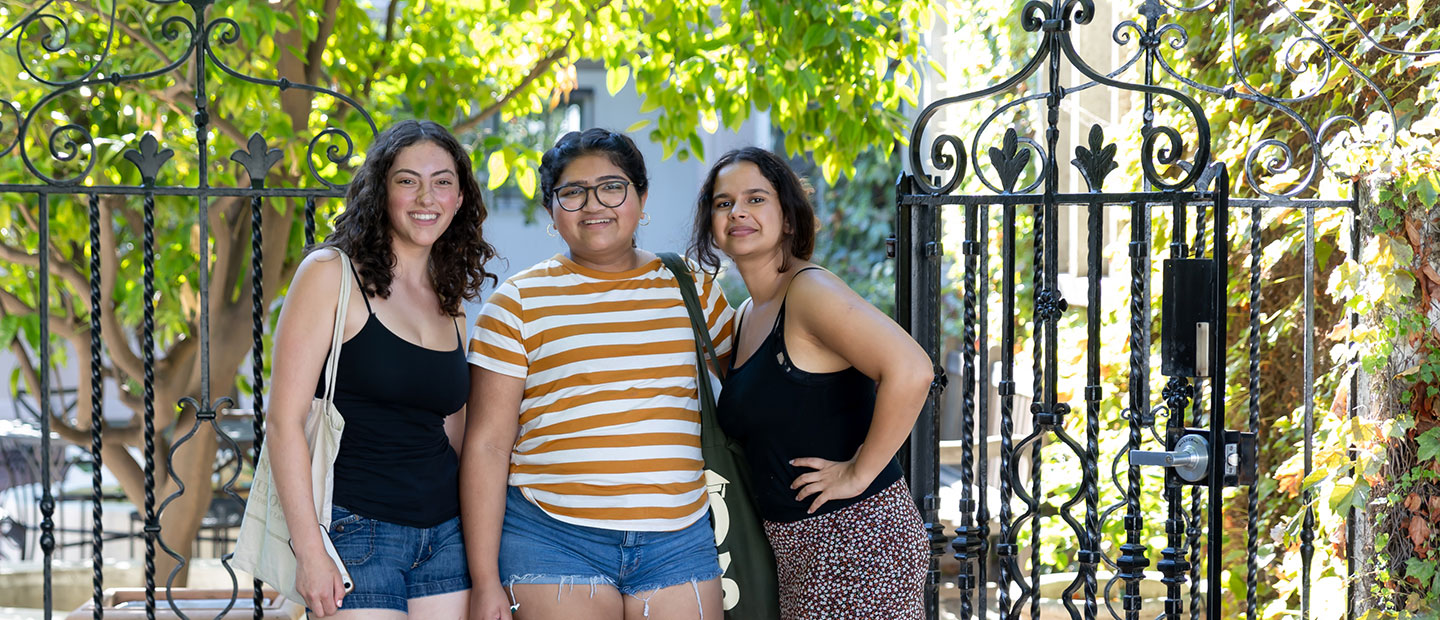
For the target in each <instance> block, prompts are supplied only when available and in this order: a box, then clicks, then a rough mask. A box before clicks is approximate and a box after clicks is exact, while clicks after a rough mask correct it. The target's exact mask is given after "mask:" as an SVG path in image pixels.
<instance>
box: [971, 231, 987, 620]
mask: <svg viewBox="0 0 1440 620" xmlns="http://www.w3.org/2000/svg"><path fill="white" fill-rule="evenodd" d="M979 210H980V213H979V216H980V224H979V227H978V230H977V231H976V233H977V234H978V236H979V239H977V240H976V241H977V242H978V243H979V246H980V256H979V261H980V265H979V267H978V268H977V269H978V270H979V274H980V293H979V310H980V319H979V320H980V340H979V346H978V347H976V349H977V350H978V351H979V353H980V360H979V361H980V369H979V370H980V372H979V378H978V379H977V381H976V384H977V385H976V387H977V390H978V391H979V402H978V404H977V406H978V407H979V408H980V420H979V422H977V424H976V429H977V431H978V432H977V433H976V437H977V440H978V442H979V446H978V447H979V449H980V455H979V457H978V459H977V462H976V464H977V471H976V476H975V477H976V479H977V480H979V481H980V484H978V485H976V487H975V495H976V497H975V507H976V516H975V521H976V524H977V526H976V527H977V532H976V535H977V536H978V537H979V539H980V544H979V547H978V548H977V551H976V553H977V554H978V558H977V559H978V566H976V573H977V576H978V579H979V581H978V587H979V590H978V592H976V596H977V598H978V599H979V604H978V605H977V608H978V609H979V618H980V620H986V616H987V613H986V612H987V610H988V607H986V600H985V599H986V596H985V584H986V583H988V582H989V580H988V579H987V577H988V575H987V574H986V573H987V572H988V570H987V566H986V565H987V564H988V562H987V561H986V559H987V558H988V557H989V552H990V507H989V504H988V503H987V498H986V488H987V487H989V486H990V464H989V460H988V459H989V456H990V455H989V443H990V441H989V439H990V437H989V434H990V303H989V300H990V205H984V204H982V205H979Z"/></svg>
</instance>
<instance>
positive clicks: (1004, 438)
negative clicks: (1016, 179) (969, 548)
mask: <svg viewBox="0 0 1440 620" xmlns="http://www.w3.org/2000/svg"><path fill="white" fill-rule="evenodd" d="M1000 220H1001V222H1000V253H1001V258H1000V273H1001V276H1000V278H1001V280H1000V385H999V387H998V389H997V393H998V395H999V396H1000V463H1001V467H1000V544H999V545H996V547H995V555H996V556H997V557H998V558H999V564H1000V574H999V578H1000V582H999V583H998V584H996V587H995V597H996V599H997V600H996V602H997V604H998V605H999V607H1000V618H1001V620H1014V619H1015V617H1016V616H1015V615H1014V614H1012V609H1011V607H1010V582H1011V581H1018V573H1019V566H1018V564H1017V563H1016V551H1017V545H1015V544H1014V543H1013V542H1011V540H1012V535H1013V531H1014V530H1013V527H1014V523H1013V519H1012V517H1013V512H1012V508H1011V506H1010V496H1011V484H1012V480H1014V479H1015V476H1016V472H1015V469H1016V467H1015V449H1014V446H1013V443H1012V442H1013V441H1014V435H1015V205H1013V204H1007V205H1004V206H1002V207H1001V215H1000Z"/></svg>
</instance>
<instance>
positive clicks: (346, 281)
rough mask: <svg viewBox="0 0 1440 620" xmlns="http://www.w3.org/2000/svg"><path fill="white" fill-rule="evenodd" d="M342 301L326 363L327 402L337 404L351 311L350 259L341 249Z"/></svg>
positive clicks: (337, 308) (338, 307) (338, 305)
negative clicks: (342, 346)
mask: <svg viewBox="0 0 1440 620" xmlns="http://www.w3.org/2000/svg"><path fill="white" fill-rule="evenodd" d="M332 249H333V250H335V253H336V254H339V255H340V274H341V275H340V300H339V302H338V303H336V304H335V329H334V332H333V333H332V334H331V335H330V357H329V358H327V359H326V361H325V402H327V403H332V404H333V403H334V402H335V375H337V374H339V369H340V344H341V342H343V341H344V339H345V316H346V313H347V311H348V310H349V309H350V279H351V276H350V273H351V271H350V269H351V268H350V257H349V256H347V255H346V254H345V252H344V251H343V250H341V249H340V248H332Z"/></svg>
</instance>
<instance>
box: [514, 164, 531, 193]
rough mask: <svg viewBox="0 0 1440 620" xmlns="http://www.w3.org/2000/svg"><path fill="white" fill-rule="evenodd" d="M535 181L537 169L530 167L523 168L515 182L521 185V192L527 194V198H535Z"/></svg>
mask: <svg viewBox="0 0 1440 620" xmlns="http://www.w3.org/2000/svg"><path fill="white" fill-rule="evenodd" d="M535 181H536V176H535V169H534V168H532V167H530V166H526V167H524V168H521V169H520V172H518V173H517V174H516V177H515V182H516V183H518V184H519V185H520V191H521V192H522V193H524V194H525V197H526V198H534V197H535Z"/></svg>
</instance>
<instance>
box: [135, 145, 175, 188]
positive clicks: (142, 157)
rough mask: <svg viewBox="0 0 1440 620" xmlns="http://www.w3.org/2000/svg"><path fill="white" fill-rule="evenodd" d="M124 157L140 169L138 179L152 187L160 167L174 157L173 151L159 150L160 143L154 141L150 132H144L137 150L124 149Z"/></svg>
mask: <svg viewBox="0 0 1440 620" xmlns="http://www.w3.org/2000/svg"><path fill="white" fill-rule="evenodd" d="M124 155H125V159H128V160H130V163H132V164H135V167H136V168H139V169H140V179H141V180H142V181H144V183H145V184H146V185H154V184H155V177H156V176H157V175H158V174H159V173H160V167H161V166H164V165H165V162H167V161H170V158H171V157H174V156H175V151H174V149H168V148H167V149H161V148H160V141H159V140H156V139H155V136H154V135H153V134H151V133H150V132H146V133H145V137H143V138H140V148H139V150H136V149H126V150H125V153H124Z"/></svg>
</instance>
